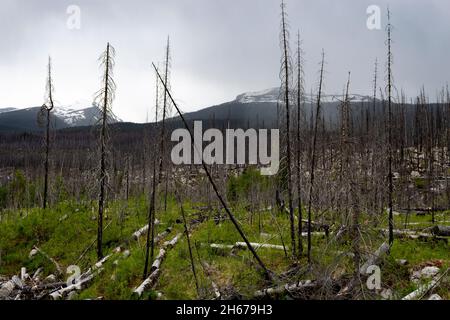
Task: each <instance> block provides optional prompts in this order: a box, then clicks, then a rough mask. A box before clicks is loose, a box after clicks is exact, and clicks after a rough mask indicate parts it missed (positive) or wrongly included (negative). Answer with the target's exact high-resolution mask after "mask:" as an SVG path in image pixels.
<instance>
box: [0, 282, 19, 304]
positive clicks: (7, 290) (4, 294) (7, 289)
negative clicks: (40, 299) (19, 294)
mask: <svg viewBox="0 0 450 320" xmlns="http://www.w3.org/2000/svg"><path fill="white" fill-rule="evenodd" d="M15 287H16V285H15V283H14V281H12V280H9V281H7V282H5V283H3V284H2V286H1V287H0V300H4V299H8V298H9V296H10V295H11V294H12V292H13V290H14V288H15Z"/></svg>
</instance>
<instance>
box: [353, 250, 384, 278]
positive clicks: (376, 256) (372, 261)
mask: <svg viewBox="0 0 450 320" xmlns="http://www.w3.org/2000/svg"><path fill="white" fill-rule="evenodd" d="M388 251H389V245H388V244H387V243H386V242H383V244H382V245H381V246H380V247H379V248H378V249H377V250H376V251H375V252H374V253H373V254H371V255H370V256H369V258H368V259H367V260H366V262H365V263H364V264H363V265H362V266H361V267H360V268H359V273H360V274H361V275H366V274H367V269H368V268H369V267H370V266H372V265H378V264H379V263H380V262H381V259H382V258H383V256H384V255H385V254H386V253H388Z"/></svg>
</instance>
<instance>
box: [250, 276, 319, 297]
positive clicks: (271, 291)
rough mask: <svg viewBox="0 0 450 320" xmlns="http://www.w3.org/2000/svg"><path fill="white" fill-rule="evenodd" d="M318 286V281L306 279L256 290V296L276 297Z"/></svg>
mask: <svg viewBox="0 0 450 320" xmlns="http://www.w3.org/2000/svg"><path fill="white" fill-rule="evenodd" d="M318 286H319V283H318V282H317V281H312V280H305V281H300V282H298V283H294V284H284V285H280V286H277V287H273V288H267V289H263V290H258V291H256V292H255V294H254V297H255V298H256V299H262V298H266V297H269V298H274V297H277V296H280V295H283V294H293V293H296V294H298V293H300V292H301V291H303V290H306V289H313V288H317V287H318Z"/></svg>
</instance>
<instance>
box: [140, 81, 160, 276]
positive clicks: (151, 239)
mask: <svg viewBox="0 0 450 320" xmlns="http://www.w3.org/2000/svg"><path fill="white" fill-rule="evenodd" d="M155 76H156V98H155V127H156V130H155V132H158V119H159V79H158V74H157V73H155ZM152 158H153V163H152V166H153V174H152V186H151V194H150V205H149V208H148V226H149V227H148V229H147V238H146V245H145V265H144V274H143V279H144V280H145V279H146V278H147V276H148V264H149V261H153V258H154V255H155V223H154V222H155V217H156V214H155V212H156V210H155V207H156V204H155V202H156V192H157V186H158V179H157V178H156V174H157V170H156V167H157V166H156V154H154V156H153V157H152Z"/></svg>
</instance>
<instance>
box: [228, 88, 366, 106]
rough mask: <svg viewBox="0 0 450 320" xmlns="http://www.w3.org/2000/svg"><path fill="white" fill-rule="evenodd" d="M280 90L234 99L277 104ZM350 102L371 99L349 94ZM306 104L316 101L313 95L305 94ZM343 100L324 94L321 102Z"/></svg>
mask: <svg viewBox="0 0 450 320" xmlns="http://www.w3.org/2000/svg"><path fill="white" fill-rule="evenodd" d="M281 98H282V97H281V95H280V88H279V87H277V88H270V89H266V90H263V91H256V92H247V93H243V94H240V95H238V96H237V97H236V100H235V101H236V102H238V103H277V102H278V101H279V100H280V99H281ZM349 98H350V101H351V102H353V103H357V102H368V101H372V99H373V98H372V97H369V96H364V95H359V94H350V96H349ZM304 99H305V102H306V103H311V102H314V101H316V99H317V97H316V96H315V95H313V96H311V94H310V93H307V94H305V96H304ZM342 100H343V96H342V94H341V95H337V94H325V95H322V97H321V101H322V102H323V103H329V102H339V101H342Z"/></svg>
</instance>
